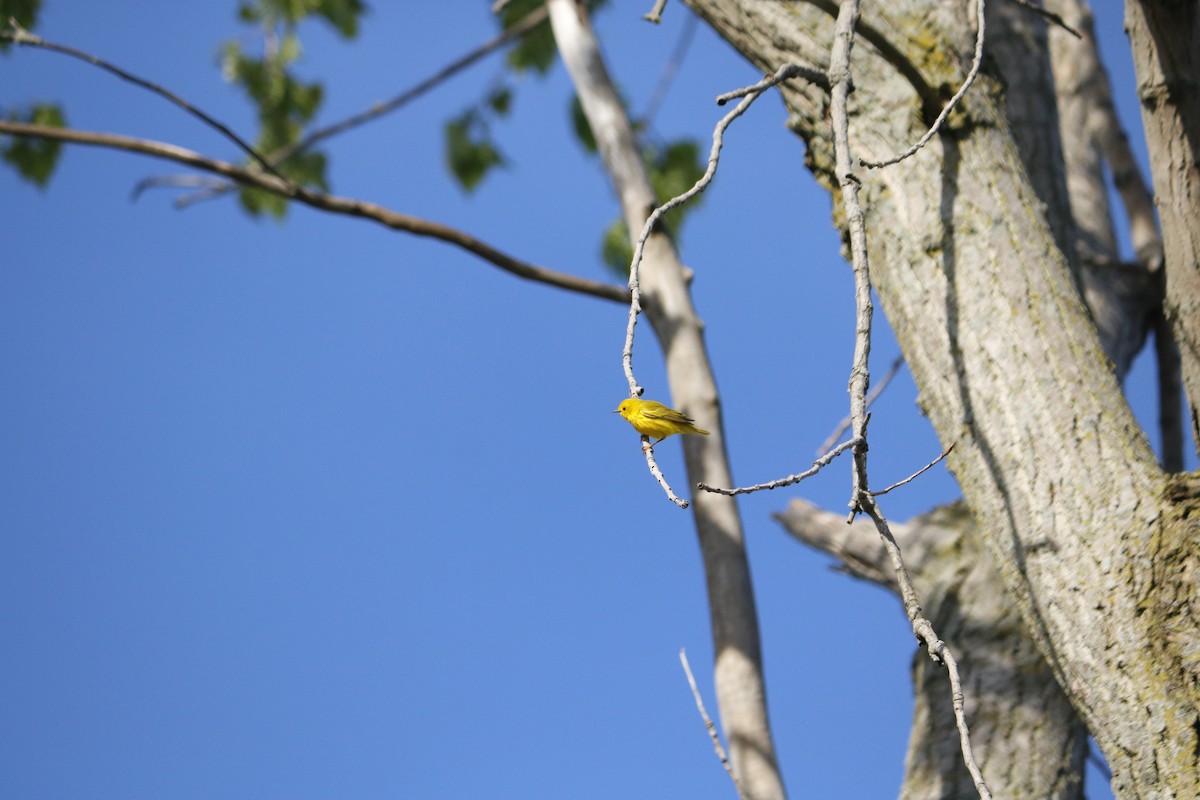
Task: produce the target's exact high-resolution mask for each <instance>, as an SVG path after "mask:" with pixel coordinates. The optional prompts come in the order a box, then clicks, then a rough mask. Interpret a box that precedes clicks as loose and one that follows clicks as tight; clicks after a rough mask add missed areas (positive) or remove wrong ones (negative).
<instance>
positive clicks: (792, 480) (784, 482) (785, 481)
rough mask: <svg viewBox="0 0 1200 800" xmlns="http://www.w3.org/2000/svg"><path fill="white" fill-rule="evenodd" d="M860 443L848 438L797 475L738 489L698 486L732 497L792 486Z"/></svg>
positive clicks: (697, 485)
mask: <svg viewBox="0 0 1200 800" xmlns="http://www.w3.org/2000/svg"><path fill="white" fill-rule="evenodd" d="M859 443H860V442H859V440H858V439H848V440H846V441H844V442H842V443H841V444H839V445H838V446H837V447H835V448H833V449H832V450H830V451H829V452H828V453H826V454H825V455H823V456H821V457H820V458H818V459H817V460H816V461H814V462H813V465H812V468H811V469H807V470H805V471H804V472H797V473H796V474H795V475H788V476H787V477H786V478H776V479H775V480H773V481H770V482H769V483H758V484H755V485H754V486H741V487H738V488H736V489H720V488H718V487H716V486H709V485H708V484H707V483H698V484H696V488H697V489H701V490H703V491H705V492H712V493H713V494H724V495H728V496H730V497H735V496H737V495H739V494H750V493H751V492H761V491H763V490H770V489H778V488H780V487H782V486H791V485H793V484H796V483H799V482H800V481H802V480H804V479H805V478H811V477H812V476H813V475H816V474H817V473H818V472H820V471H821V470H822V469H824V468H825V467H827V466H829V463H830V462H831V461H833V460H834V459H835V458H837V457H838V456H839V455H841V454H842V453H844V452H846V451H847V450H849V449H850V448H852V447H854V446H856V445H858V444H859Z"/></svg>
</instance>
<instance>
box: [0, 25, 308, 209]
mask: <svg viewBox="0 0 1200 800" xmlns="http://www.w3.org/2000/svg"><path fill="white" fill-rule="evenodd" d="M0 39H6V40H8V41H10V42H13V43H14V44H20V45H26V46H28V47H40V48H42V49H43V50H49V51H51V52H54V53H62V54H63V55H66V56H70V57H72V58H77V59H79V60H80V61H86V62H87V63H89V64H91V65H93V66H95V67H99V68H100V69H102V70H104V71H105V72H109V73H111V74H113V75H116V76H117V77H118V78H120V79H121V80H123V81H127V82H129V83H132V84H134V85H135V86H140V87H142V88H143V89H146V90H148V91H150V92H153V93H154V94H157V95H158V96H159V97H162V98H164V99H166V100H168V101H169V102H171V103H173V104H174V105H176V106H179V107H180V108H182V109H183V110H184V111H186V112H188V113H189V114H191V115H192V116H193V117H195V118H196V119H198V120H200V121H201V122H203V123H204V124H205V125H208V126H209V127H211V128H214V129H216V130H217V131H219V132H220V133H221V134H222V135H223V136H224V137H225V138H227V139H229V140H230V141H231V142H233V143H234V144H235V145H237V146H238V148H239V149H241V150H242V151H243V152H245V153H246V155H248V156H250V157H251V158H252V159H254V161H255V162H257V163H258V165H259V166H261V167H262V168H263V169H264V170H266V171H267V172H269V173H271V174H272V175H274V176H275V177H276V178H278V179H279V180H281V181H283V182H284V183H285V184H287V185H288V186H291V187H293V188H295V184H293V183H292V181H291V180H290V179H288V178H287V177H286V176H285V175H282V174H280V173H279V171H278V170H276V169H275V167H274V166H272V165H271V163H270V162H269V161H267V159H266V158H264V157H263V156H262V155H261V154H260V153H259V152H258V151H257V150H255V149H254V148H253V147H252V146H251V145H250V144H249V143H248V142H247V141H246V140H245V139H243V138H242V137H240V136H238V135H237V134H236V133H234V132H233V131H232V130H231V129H230V128H229V127H228V126H227V125H225V124H224V123H223V122H221V121H220V120H218V119H216V118H214V117H212V116H210V115H208V114H206V113H205V112H203V111H201V110H200V109H199V108H197V107H196V106H194V105H192V104H191V103H189V102H188V101H186V100H184V99H183V98H182V97H180V96H179V95H177V94H175V93H174V92H172V91H170V90H168V89H165V88H163V87H162V86H159V85H158V84H157V83H154V82H153V81H148V80H146V79H145V78H139V77H138V76H137V75H134V74H133V73H131V72H126V71H125V70H123V69H121V68H120V67H118V66H117V65H116V64H112V63H110V62H108V61H105V60H104V59H102V58H100V57H98V56H94V55H92V54H91V53H85V52H83V51H82V50H76V49H75V48H74V47H69V46H67V45H65V44H58V43H56V42H51V41H47V40H46V39H43V38H42V37H40V36H38V35H36V34H34V33H30V32H29V31H27V30H25V29H24V28H22V27H21V26H20V24H18V23H17V20H16V19H15V18H12V17H10V18H9V20H8V28H7V29H5V30H3V31H0Z"/></svg>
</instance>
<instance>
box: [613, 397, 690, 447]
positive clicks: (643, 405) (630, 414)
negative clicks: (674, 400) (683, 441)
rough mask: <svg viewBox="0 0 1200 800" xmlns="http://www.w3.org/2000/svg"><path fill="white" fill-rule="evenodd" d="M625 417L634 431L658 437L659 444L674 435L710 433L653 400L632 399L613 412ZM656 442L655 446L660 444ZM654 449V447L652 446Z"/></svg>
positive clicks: (682, 415)
mask: <svg viewBox="0 0 1200 800" xmlns="http://www.w3.org/2000/svg"><path fill="white" fill-rule="evenodd" d="M613 413H614V414H620V415H621V416H622V417H624V418H625V419H626V420H627V421H628V422H629V424H630V425H632V426H633V429H634V430H635V431H637V432H638V433H640V434H642V435H643V436H654V437H658V442H661V441H662V440H663V439H665V438H667V437H668V436H670V435H671V434H673V433H698V434H701V435H702V436H708V431H705V430H701V429H700V428H697V427H696V423H695V420H693V419H692V418H691V417H689V416H688V415H687V414H684V413H682V412H680V411H676V410H675V409H673V408H669V407H667V406H664V405H663V404H662V403H656V402H654V401H653V400H638V399H637V398H634V397H631V398H629V399H628V400H623V401H622V402H621V405H619V406H617V407H616V409H615V410H614V411H613ZM658 442H654V444H658ZM651 446H652V447H653V445H651Z"/></svg>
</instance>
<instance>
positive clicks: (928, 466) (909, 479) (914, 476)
mask: <svg viewBox="0 0 1200 800" xmlns="http://www.w3.org/2000/svg"><path fill="white" fill-rule="evenodd" d="M953 449H954V444H951V445H950V446H949V447H947V448H946V449H945V450H943V451H942V454H941V455H940V456H938V457H937V458H935V459H934V460H933V461H930V462H929V463H928V464H926V465H925V466H923V467H921V468H920V469H919V470H917V471H916V472H914V473H913V474H912V475H909V476H908V477H907V478H905V479H904V480H902V481H896V482H895V483H893V484H892V485H891V486H889V487H887V488H886V489H880V490H879V491H878V492H871V496H872V497H879V496H880V495H883V494H887V493H888V492H890V491H891V490H892V489H898V488H900V487H901V486H903V485H904V484H906V483H911V482H912V481H914V480H916V479H917V478H918V477H919V476H920V475H921V473H923V472H925V471H926V470H929V469H932V468H933V467H934V466H936V465H937V464H938V462H940V461H941V460H942V459H943V458H945V457H946V456H948V455H950V451H951V450H953Z"/></svg>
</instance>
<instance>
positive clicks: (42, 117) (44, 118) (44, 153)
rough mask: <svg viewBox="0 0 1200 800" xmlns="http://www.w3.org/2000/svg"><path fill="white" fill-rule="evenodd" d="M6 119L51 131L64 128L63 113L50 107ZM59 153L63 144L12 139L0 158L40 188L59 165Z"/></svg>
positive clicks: (0, 151)
mask: <svg viewBox="0 0 1200 800" xmlns="http://www.w3.org/2000/svg"><path fill="white" fill-rule="evenodd" d="M8 118H9V119H10V120H14V121H21V122H31V123H33V124H34V125H48V126H50V127H54V128H61V127H63V126H64V125H66V120H65V118H64V117H63V113H62V109H61V108H59V107H58V106H55V105H50V104H41V105H37V106H34V107H33V108H31V109H29V110H27V111H25V112H24V113H19V112H18V113H10V114H9V115H8ZM60 152H62V142H53V141H49V140H47V139H26V138H16V137H13V138H12V139H11V141H9V142H8V143H7V144H6V145H4V146H3V147H0V157H3V159H4V161H5V162H7V163H8V164H11V165H12V166H13V167H14V168H15V169H16V170H17V173H18V174H20V176H21V177H22V178H24V179H25V180H27V181H30V182H31V183H33V184H35V185H36V186H38V187H39V188H43V187H45V186H46V184H47V183H49V182H50V176H51V175H52V174H54V168H55V167H56V166H57V165H58V156H59V153H60Z"/></svg>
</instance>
